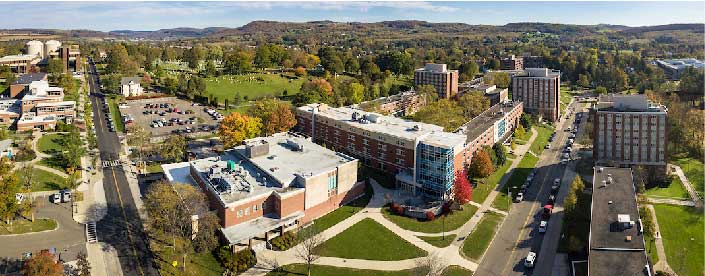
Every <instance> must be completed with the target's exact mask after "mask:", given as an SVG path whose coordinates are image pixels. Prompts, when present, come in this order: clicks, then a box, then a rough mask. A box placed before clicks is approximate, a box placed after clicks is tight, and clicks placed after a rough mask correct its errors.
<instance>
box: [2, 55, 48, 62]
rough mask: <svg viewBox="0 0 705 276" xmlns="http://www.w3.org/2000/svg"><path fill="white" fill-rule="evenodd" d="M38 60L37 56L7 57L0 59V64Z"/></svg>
mask: <svg viewBox="0 0 705 276" xmlns="http://www.w3.org/2000/svg"><path fill="white" fill-rule="evenodd" d="M38 58H39V57H38V56H37V55H9V56H4V57H0V62H9V61H23V60H32V59H38Z"/></svg>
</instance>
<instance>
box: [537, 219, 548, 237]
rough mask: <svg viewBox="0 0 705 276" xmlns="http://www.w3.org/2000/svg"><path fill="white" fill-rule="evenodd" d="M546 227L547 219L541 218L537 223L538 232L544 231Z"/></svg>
mask: <svg viewBox="0 0 705 276" xmlns="http://www.w3.org/2000/svg"><path fill="white" fill-rule="evenodd" d="M546 227H548V221H545V220H542V221H541V222H540V223H539V233H542V234H543V233H546Z"/></svg>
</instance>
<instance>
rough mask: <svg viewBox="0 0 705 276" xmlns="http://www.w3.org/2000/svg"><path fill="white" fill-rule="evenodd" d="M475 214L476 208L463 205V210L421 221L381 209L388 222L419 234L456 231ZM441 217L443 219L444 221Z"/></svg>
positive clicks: (387, 209)
mask: <svg viewBox="0 0 705 276" xmlns="http://www.w3.org/2000/svg"><path fill="white" fill-rule="evenodd" d="M475 212H477V207H475V206H473V205H470V204H465V205H463V210H460V211H453V212H452V213H450V214H448V215H443V216H438V217H436V219H435V220H433V221H421V220H418V219H415V218H410V217H406V216H399V215H397V214H394V213H392V211H391V210H390V209H389V208H383V209H382V215H384V217H385V218H387V219H388V220H389V221H391V222H393V223H394V224H396V225H398V226H399V227H401V228H404V229H406V230H409V231H414V232H421V233H441V232H443V230H444V228H445V231H452V230H455V229H458V228H460V226H463V224H465V223H466V222H468V220H470V218H471V217H472V216H473V215H474V214H475ZM443 217H445V219H444V218H443ZM444 220H445V222H444Z"/></svg>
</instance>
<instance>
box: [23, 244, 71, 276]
mask: <svg viewBox="0 0 705 276" xmlns="http://www.w3.org/2000/svg"><path fill="white" fill-rule="evenodd" d="M63 272H64V270H63V266H62V265H61V264H59V263H57V262H56V260H55V259H54V254H51V253H50V252H49V251H48V250H42V251H39V252H36V253H35V254H33V255H32V257H31V258H29V259H28V260H27V261H25V263H24V266H22V275H27V276H60V275H64V273H63Z"/></svg>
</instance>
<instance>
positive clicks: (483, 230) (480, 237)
mask: <svg viewBox="0 0 705 276" xmlns="http://www.w3.org/2000/svg"><path fill="white" fill-rule="evenodd" d="M502 218H503V216H502V215H500V214H497V213H493V212H487V213H485V215H484V216H482V219H481V220H480V223H479V224H478V225H477V226H476V227H475V229H474V230H473V231H472V233H470V235H468V237H467V239H465V242H464V243H463V249H462V250H463V251H462V252H463V254H464V255H465V257H468V258H470V259H471V260H475V261H477V260H480V258H481V257H482V254H484V253H485V250H487V247H488V246H489V245H490V242H491V241H492V238H493V237H494V235H495V232H496V231H495V230H496V229H497V225H499V224H500V223H501V222H502Z"/></svg>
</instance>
